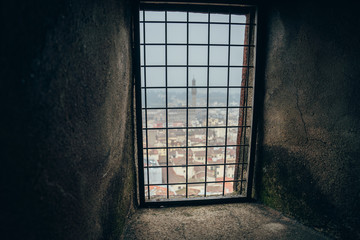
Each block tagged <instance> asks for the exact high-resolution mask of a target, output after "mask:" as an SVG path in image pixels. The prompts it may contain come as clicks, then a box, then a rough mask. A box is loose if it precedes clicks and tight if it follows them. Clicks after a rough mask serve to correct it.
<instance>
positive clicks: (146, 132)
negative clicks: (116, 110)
mask: <svg viewBox="0 0 360 240" xmlns="http://www.w3.org/2000/svg"><path fill="white" fill-rule="evenodd" d="M143 19H144V23H143V24H144V27H143V37H144V97H145V99H144V100H145V127H146V130H145V135H146V144H145V145H146V168H147V169H146V170H147V176H146V177H147V183H148V186H147V187H148V199H150V170H149V149H147V148H148V147H149V144H148V141H149V137H148V130H147V128H148V126H147V122H148V121H147V96H146V92H147V91H146V90H147V89H146V44H145V40H146V37H145V22H146V19H145V10H144V11H143ZM141 131H142V129H141ZM143 154H144V153H143Z"/></svg>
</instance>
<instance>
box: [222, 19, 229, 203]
mask: <svg viewBox="0 0 360 240" xmlns="http://www.w3.org/2000/svg"><path fill="white" fill-rule="evenodd" d="M228 41H229V42H228V44H229V45H228V65H230V44H231V13H230V14H229V37H228ZM229 85H230V67H228V68H227V91H226V120H225V125H226V128H225V146H227V132H228V120H229V119H228V114H229V108H228V107H229V90H230V89H229ZM226 150H227V147H225V151H224V173H223V174H224V175H223V179H224V183H223V192H222V195H223V196H224V195H225V179H226Z"/></svg>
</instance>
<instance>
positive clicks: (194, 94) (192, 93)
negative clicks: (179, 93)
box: [191, 78, 196, 107]
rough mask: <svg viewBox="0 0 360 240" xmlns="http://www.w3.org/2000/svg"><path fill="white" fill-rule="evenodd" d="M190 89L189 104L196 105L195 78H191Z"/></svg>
mask: <svg viewBox="0 0 360 240" xmlns="http://www.w3.org/2000/svg"><path fill="white" fill-rule="evenodd" d="M192 87H193V88H192V89H191V106H192V107H196V88H195V87H196V80H195V78H193V79H192Z"/></svg>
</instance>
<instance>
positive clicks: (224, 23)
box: [139, 20, 256, 26]
mask: <svg viewBox="0 0 360 240" xmlns="http://www.w3.org/2000/svg"><path fill="white" fill-rule="evenodd" d="M144 22H146V23H164V21H161V20H159V21H156V20H154V21H139V23H144ZM167 23H180V24H181V23H186V22H185V21H184V22H183V21H168V22H167ZM188 23H192V24H203V25H206V24H207V23H208V22H196V21H192V22H190V21H189V22H188ZM209 23H210V24H219V25H226V24H229V23H228V22H209ZM232 24H233V25H243V26H248V25H256V24H255V23H253V24H249V23H232Z"/></svg>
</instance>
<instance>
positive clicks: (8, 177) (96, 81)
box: [0, 0, 135, 239]
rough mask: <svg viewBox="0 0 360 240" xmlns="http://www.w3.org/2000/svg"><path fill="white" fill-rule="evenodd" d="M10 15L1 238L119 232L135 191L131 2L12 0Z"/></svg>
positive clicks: (5, 42) (5, 19) (5, 16)
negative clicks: (3, 229) (2, 229)
mask: <svg viewBox="0 0 360 240" xmlns="http://www.w3.org/2000/svg"><path fill="white" fill-rule="evenodd" d="M1 18H2V19H1V22H2V25H1V31H2V34H1V36H2V37H1V38H2V39H1V70H0V71H1V75H0V78H1V88H0V89H1V90H0V91H1V103H2V104H1V105H2V110H1V111H2V117H1V118H2V119H1V125H2V129H1V153H0V154H1V157H0V158H1V159H2V161H1V162H2V166H1V188H2V189H1V198H2V204H1V205H2V206H1V207H2V210H1V215H2V216H1V218H2V221H3V223H1V227H2V228H6V231H2V234H5V236H4V237H3V236H2V237H1V238H2V239H8V238H11V239H13V238H15V239H101V238H104V239H112V238H117V236H119V235H120V234H121V231H122V225H123V224H124V221H125V217H126V216H127V214H128V212H129V210H131V209H133V207H132V206H133V203H134V195H135V193H134V192H135V188H134V186H135V184H134V182H135V177H134V176H135V167H134V133H133V132H134V120H133V119H134V118H133V99H134V95H133V84H132V58H131V1H127V0H123V1H119V0H108V1H100V0H87V1H85V0H75V1H67V0H66V1H58V0H56V1H43V0H40V1H22V0H17V1H7V2H2V3H1Z"/></svg>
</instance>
